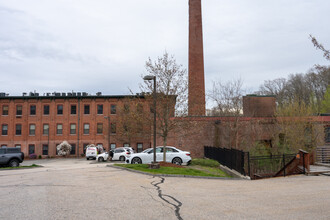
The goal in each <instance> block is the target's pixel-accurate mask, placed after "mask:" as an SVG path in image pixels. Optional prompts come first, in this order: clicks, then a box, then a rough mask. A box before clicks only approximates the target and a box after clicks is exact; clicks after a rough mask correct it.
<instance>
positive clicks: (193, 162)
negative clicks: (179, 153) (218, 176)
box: [191, 158, 220, 167]
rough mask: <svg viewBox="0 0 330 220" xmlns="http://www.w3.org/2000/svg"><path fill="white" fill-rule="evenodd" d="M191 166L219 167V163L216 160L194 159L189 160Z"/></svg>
mask: <svg viewBox="0 0 330 220" xmlns="http://www.w3.org/2000/svg"><path fill="white" fill-rule="evenodd" d="M191 165H194V166H203V167H219V166H220V163H219V162H218V161H216V160H211V159H201V158H195V159H192V160H191Z"/></svg>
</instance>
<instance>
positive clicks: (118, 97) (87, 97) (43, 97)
mask: <svg viewBox="0 0 330 220" xmlns="http://www.w3.org/2000/svg"><path fill="white" fill-rule="evenodd" d="M124 98H145V95H87V96H82V95H81V96H62V95H61V96H53V95H50V96H47V95H45V96H0V100H1V99H9V100H10V99H124Z"/></svg>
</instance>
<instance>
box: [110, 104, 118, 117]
mask: <svg viewBox="0 0 330 220" xmlns="http://www.w3.org/2000/svg"><path fill="white" fill-rule="evenodd" d="M116 112H117V106H116V105H111V114H112V115H115V114H116Z"/></svg>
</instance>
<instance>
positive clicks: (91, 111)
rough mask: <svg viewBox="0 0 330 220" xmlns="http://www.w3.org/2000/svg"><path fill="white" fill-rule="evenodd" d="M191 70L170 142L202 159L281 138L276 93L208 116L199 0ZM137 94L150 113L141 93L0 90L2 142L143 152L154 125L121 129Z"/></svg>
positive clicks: (193, 0)
mask: <svg viewBox="0 0 330 220" xmlns="http://www.w3.org/2000/svg"><path fill="white" fill-rule="evenodd" d="M188 69H189V71H188V72H189V88H188V93H189V97H188V115H189V117H186V118H173V120H180V121H182V124H183V125H184V126H185V128H184V129H181V128H182V127H181V128H179V129H177V130H175V131H174V132H172V133H171V134H169V137H168V145H173V146H176V147H179V148H180V149H182V150H188V151H190V152H191V153H192V157H203V147H204V146H205V145H209V146H211V145H212V146H220V147H227V148H230V147H234V148H240V149H244V150H248V149H246V146H249V145H251V144H252V143H255V142H264V143H265V144H266V145H269V146H271V144H272V141H274V138H277V137H274V127H275V126H276V119H275V118H274V111H275V107H276V105H275V97H262V96H246V97H244V99H243V101H244V103H243V108H244V114H243V116H240V117H207V116H205V82H204V58H203V33H202V10H201V0H189V67H188ZM134 98H138V99H139V100H141V101H142V109H143V111H150V105H149V102H148V101H147V99H145V97H143V96H139V95H137V96H108V95H102V94H101V93H98V94H97V95H88V94H87V93H54V94H46V95H44V96H39V95H38V94H35V93H30V94H29V95H26V94H25V95H24V94H23V95H22V96H6V94H0V108H1V109H0V111H1V112H0V114H1V115H0V126H1V135H0V146H8V147H15V146H16V147H21V149H22V151H23V152H24V153H25V155H29V154H31V153H35V154H37V155H43V156H55V155H56V146H57V145H58V144H60V143H61V142H62V141H64V140H66V141H68V142H69V143H70V144H71V145H72V146H73V149H72V151H71V154H72V155H74V156H80V154H82V153H84V147H85V146H87V145H88V144H100V145H102V146H104V147H105V148H106V149H107V150H109V149H113V148H116V147H122V146H131V147H133V148H134V149H135V150H136V151H138V152H139V151H141V150H143V149H145V148H149V147H151V141H152V140H153V136H152V133H153V132H152V130H151V128H152V126H151V124H148V123H147V124H137V129H136V130H135V133H133V134H131V135H129V136H127V135H125V133H123V132H121V130H122V128H123V127H125V124H124V122H123V120H122V119H123V117H122V116H121V113H122V112H123V111H124V110H125V109H127V106H126V107H125V100H126V99H134ZM133 103H134V102H133ZM136 107H137V106H136V105H133V106H131V108H136ZM173 107H174V106H173ZM238 121H239V127H240V128H242V129H241V130H240V131H238V130H237V129H236V130H235V129H233V124H235V123H236V124H237V122H238ZM312 121H313V123H317V124H318V125H319V126H320V127H321V128H324V129H323V130H324V131H325V140H326V142H327V143H328V144H330V116H315V117H313V119H312ZM133 122H134V121H133ZM184 126H183V127H184ZM233 137H235V138H233ZM157 138H158V140H157V144H158V145H161V144H162V141H161V138H160V137H157Z"/></svg>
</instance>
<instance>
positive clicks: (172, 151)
mask: <svg viewBox="0 0 330 220" xmlns="http://www.w3.org/2000/svg"><path fill="white" fill-rule="evenodd" d="M165 149H166V162H168V163H174V164H178V165H182V164H186V165H188V164H189V163H190V162H191V157H190V152H188V151H182V150H179V149H177V148H175V147H171V146H166V148H165ZM153 157H154V149H153V148H148V149H146V150H144V151H142V152H141V153H136V154H131V155H128V156H127V157H126V163H129V164H141V163H143V164H148V163H151V162H152V161H153ZM156 161H157V162H160V161H163V147H156Z"/></svg>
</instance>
